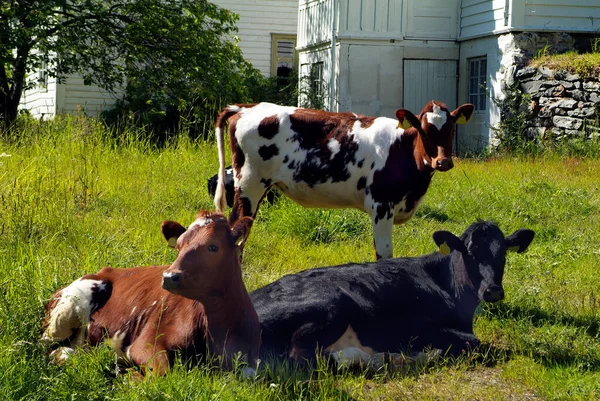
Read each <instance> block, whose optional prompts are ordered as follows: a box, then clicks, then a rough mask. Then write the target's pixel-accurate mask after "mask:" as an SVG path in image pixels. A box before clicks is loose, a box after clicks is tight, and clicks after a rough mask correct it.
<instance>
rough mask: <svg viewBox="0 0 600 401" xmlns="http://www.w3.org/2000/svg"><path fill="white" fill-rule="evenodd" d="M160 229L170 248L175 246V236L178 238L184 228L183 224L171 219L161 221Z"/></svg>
mask: <svg viewBox="0 0 600 401" xmlns="http://www.w3.org/2000/svg"><path fill="white" fill-rule="evenodd" d="M160 229H161V231H162V233H163V236H164V237H165V239H166V240H167V243H168V244H169V246H170V247H171V248H175V247H176V246H177V238H179V236H180V235H181V234H183V233H184V232H185V230H186V228H185V227H184V226H182V225H181V224H179V223H177V222H176V221H171V220H165V221H163V222H162V225H161V227H160Z"/></svg>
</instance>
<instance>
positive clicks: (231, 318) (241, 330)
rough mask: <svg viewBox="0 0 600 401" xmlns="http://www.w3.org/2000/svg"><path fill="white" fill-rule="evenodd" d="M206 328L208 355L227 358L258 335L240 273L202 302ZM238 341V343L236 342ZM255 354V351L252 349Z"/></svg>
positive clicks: (250, 304)
mask: <svg viewBox="0 0 600 401" xmlns="http://www.w3.org/2000/svg"><path fill="white" fill-rule="evenodd" d="M202 303H203V305H204V310H205V313H206V320H207V323H208V324H207V326H208V333H207V339H208V340H209V344H210V348H211V352H213V353H215V354H218V355H223V353H224V351H225V353H226V355H227V356H228V357H230V356H231V355H232V354H233V353H235V352H237V351H242V352H244V351H246V350H242V349H239V347H238V345H240V344H241V343H243V344H251V343H252V341H253V339H256V341H257V345H258V337H259V336H260V332H259V331H260V329H259V327H260V325H259V322H258V315H257V313H256V310H255V309H254V305H253V304H252V301H251V300H250V296H249V295H248V291H247V290H246V287H245V285H244V282H243V281H242V276H241V270H240V272H239V276H237V275H236V277H234V278H233V279H232V280H230V281H229V285H227V286H226V287H225V288H224V289H223V292H222V294H219V296H211V297H209V298H208V299H206V300H203V302H202ZM236 338H240V339H241V341H237V340H236ZM256 351H257V350H256Z"/></svg>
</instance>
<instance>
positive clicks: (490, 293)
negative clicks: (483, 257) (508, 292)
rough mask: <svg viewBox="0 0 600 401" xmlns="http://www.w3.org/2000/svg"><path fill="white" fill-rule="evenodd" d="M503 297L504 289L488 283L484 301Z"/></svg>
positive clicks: (499, 299)
mask: <svg viewBox="0 0 600 401" xmlns="http://www.w3.org/2000/svg"><path fill="white" fill-rule="evenodd" d="M503 299H504V289H503V288H502V287H501V286H499V285H490V286H489V287H488V288H487V289H486V290H485V295H484V300H485V301H486V302H497V301H501V300H503Z"/></svg>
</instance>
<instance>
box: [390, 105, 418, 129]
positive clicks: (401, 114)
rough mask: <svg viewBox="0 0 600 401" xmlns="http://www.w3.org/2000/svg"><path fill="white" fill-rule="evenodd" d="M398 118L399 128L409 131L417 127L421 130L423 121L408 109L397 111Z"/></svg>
mask: <svg viewBox="0 0 600 401" xmlns="http://www.w3.org/2000/svg"><path fill="white" fill-rule="evenodd" d="M396 118H397V119H398V128H403V129H408V128H410V127H415V128H416V129H420V128H421V121H419V119H418V118H417V116H415V115H414V114H413V113H412V112H411V111H409V110H406V109H398V110H396Z"/></svg>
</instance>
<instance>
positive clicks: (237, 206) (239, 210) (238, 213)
mask: <svg viewBox="0 0 600 401" xmlns="http://www.w3.org/2000/svg"><path fill="white" fill-rule="evenodd" d="M256 210H258V208H256ZM245 216H251V217H254V216H253V215H252V204H251V202H250V199H248V198H246V197H244V195H243V194H242V193H241V192H240V190H239V188H236V189H235V197H234V201H233V207H232V208H231V213H230V214H229V218H228V222H229V224H234V223H235V222H236V221H238V220H239V219H240V218H242V217H245Z"/></svg>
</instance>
